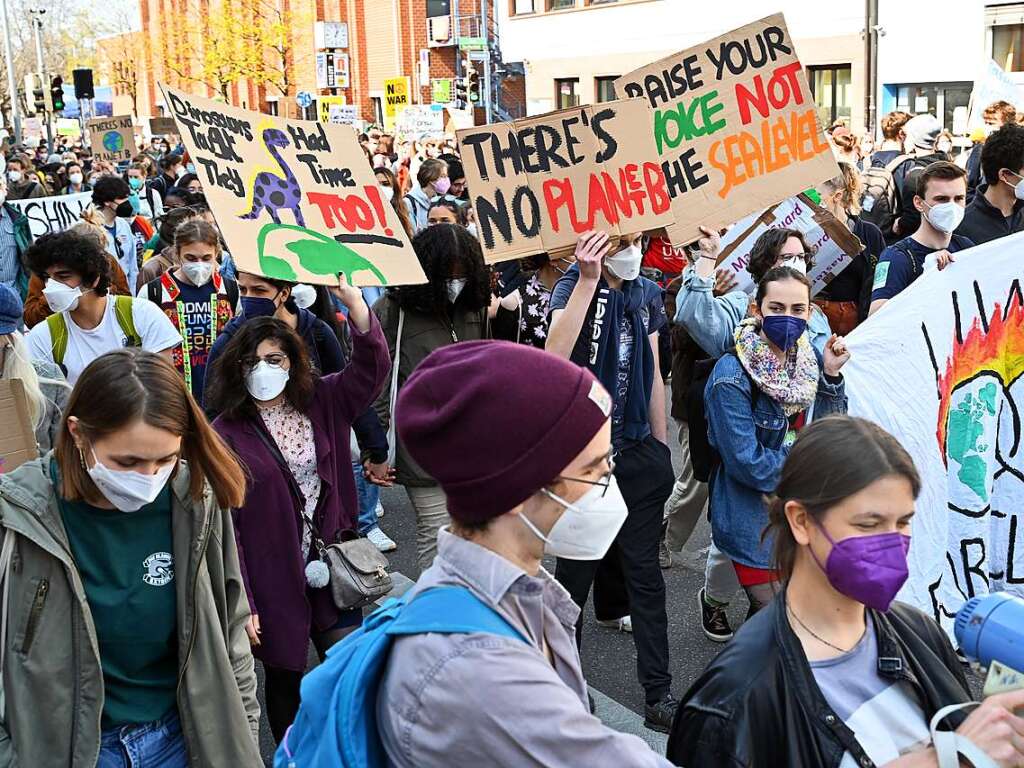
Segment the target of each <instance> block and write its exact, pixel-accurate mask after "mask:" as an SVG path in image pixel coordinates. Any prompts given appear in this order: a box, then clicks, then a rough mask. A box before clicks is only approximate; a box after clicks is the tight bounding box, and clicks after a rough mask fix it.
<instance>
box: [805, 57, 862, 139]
mask: <svg viewBox="0 0 1024 768" xmlns="http://www.w3.org/2000/svg"><path fill="white" fill-rule="evenodd" d="M850 73H851V69H850V65H849V64H838V65H835V66H827V67H808V68H807V75H808V78H807V79H808V81H809V82H810V85H811V95H812V96H814V104H815V106H816V107H817V108H818V119H819V120H820V121H821V124H822V126H824V127H825V128H828V127H829V126H830V125H832V123H834V122H835V121H836V120H838V119H839V118H846V120H847V121H849V119H850V92H851V87H850Z"/></svg>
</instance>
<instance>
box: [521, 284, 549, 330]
mask: <svg viewBox="0 0 1024 768" xmlns="http://www.w3.org/2000/svg"><path fill="white" fill-rule="evenodd" d="M519 293H520V295H521V297H522V314H521V315H520V319H519V342H520V343H521V344H531V345H533V346H535V347H539V348H540V349H544V343H545V342H546V341H547V339H548V303H549V302H550V301H551V291H549V290H548V287H547V286H546V285H544V283H542V282H541V280H540V277H538V275H537V273H536V272H535V273H534V274H533V275H531V277H530V279H529V280H527V281H526V285H524V286H523V287H522V288H520V289H519Z"/></svg>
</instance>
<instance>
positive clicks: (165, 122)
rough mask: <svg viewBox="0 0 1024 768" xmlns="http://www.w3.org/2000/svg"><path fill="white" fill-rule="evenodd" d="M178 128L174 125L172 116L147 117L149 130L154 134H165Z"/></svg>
mask: <svg viewBox="0 0 1024 768" xmlns="http://www.w3.org/2000/svg"><path fill="white" fill-rule="evenodd" d="M177 130H178V129H177V128H176V127H175V125H174V118H173V117H151V118H149V132H150V133H152V134H153V135H154V136H166V135H168V134H171V133H174V132H175V131H177Z"/></svg>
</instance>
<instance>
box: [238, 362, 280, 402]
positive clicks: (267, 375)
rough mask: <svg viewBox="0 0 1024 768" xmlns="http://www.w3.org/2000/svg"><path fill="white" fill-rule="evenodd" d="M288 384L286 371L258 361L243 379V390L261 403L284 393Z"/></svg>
mask: <svg viewBox="0 0 1024 768" xmlns="http://www.w3.org/2000/svg"><path fill="white" fill-rule="evenodd" d="M287 383H288V371H286V370H285V369H284V368H278V367H276V366H273V365H271V364H270V363H268V362H267V361H266V360H260V361H259V362H258V363H256V365H255V366H254V367H253V369H252V370H251V371H249V373H248V374H246V377H245V388H246V389H248V390H249V394H250V395H252V396H253V399H255V400H259V401H261V402H266V401H267V400H273V399H274V398H275V397H277V396H278V395H280V394H281V393H282V392H284V387H285V385H286V384H287Z"/></svg>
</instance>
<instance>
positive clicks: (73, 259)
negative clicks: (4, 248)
mask: <svg viewBox="0 0 1024 768" xmlns="http://www.w3.org/2000/svg"><path fill="white" fill-rule="evenodd" d="M25 262H26V263H27V264H28V268H29V269H30V270H32V272H33V273H34V274H35V275H36V276H37V277H39V279H41V280H46V277H47V275H48V273H49V271H50V269H52V268H53V267H54V266H55V265H58V264H59V265H61V266H63V267H66V268H67V269H69V270H71V271H72V272H74V273H75V274H76V275H79V276H80V277H81V278H82V285H83V286H85V287H88V286H91V285H92V284H93V283H94V282H95V283H96V285H95V287H93V291H94V292H95V293H96V295H97V296H104V295H106V293H107V288H109V287H110V257H109V256H108V254H107V252H106V251H105V250H104V249H103V248H102V247H101V246H100V244H99V242H98V241H97V240H96V238H92V237H86V236H85V235H81V234H79V233H77V232H74V231H71V230H67V231H64V232H51V233H50V234H47V235H40V236H39V237H38V238H36V241H35V242H34V243H32V245H30V246H29V248H28V250H27V251H26V252H25ZM97 280H98V282H97Z"/></svg>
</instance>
